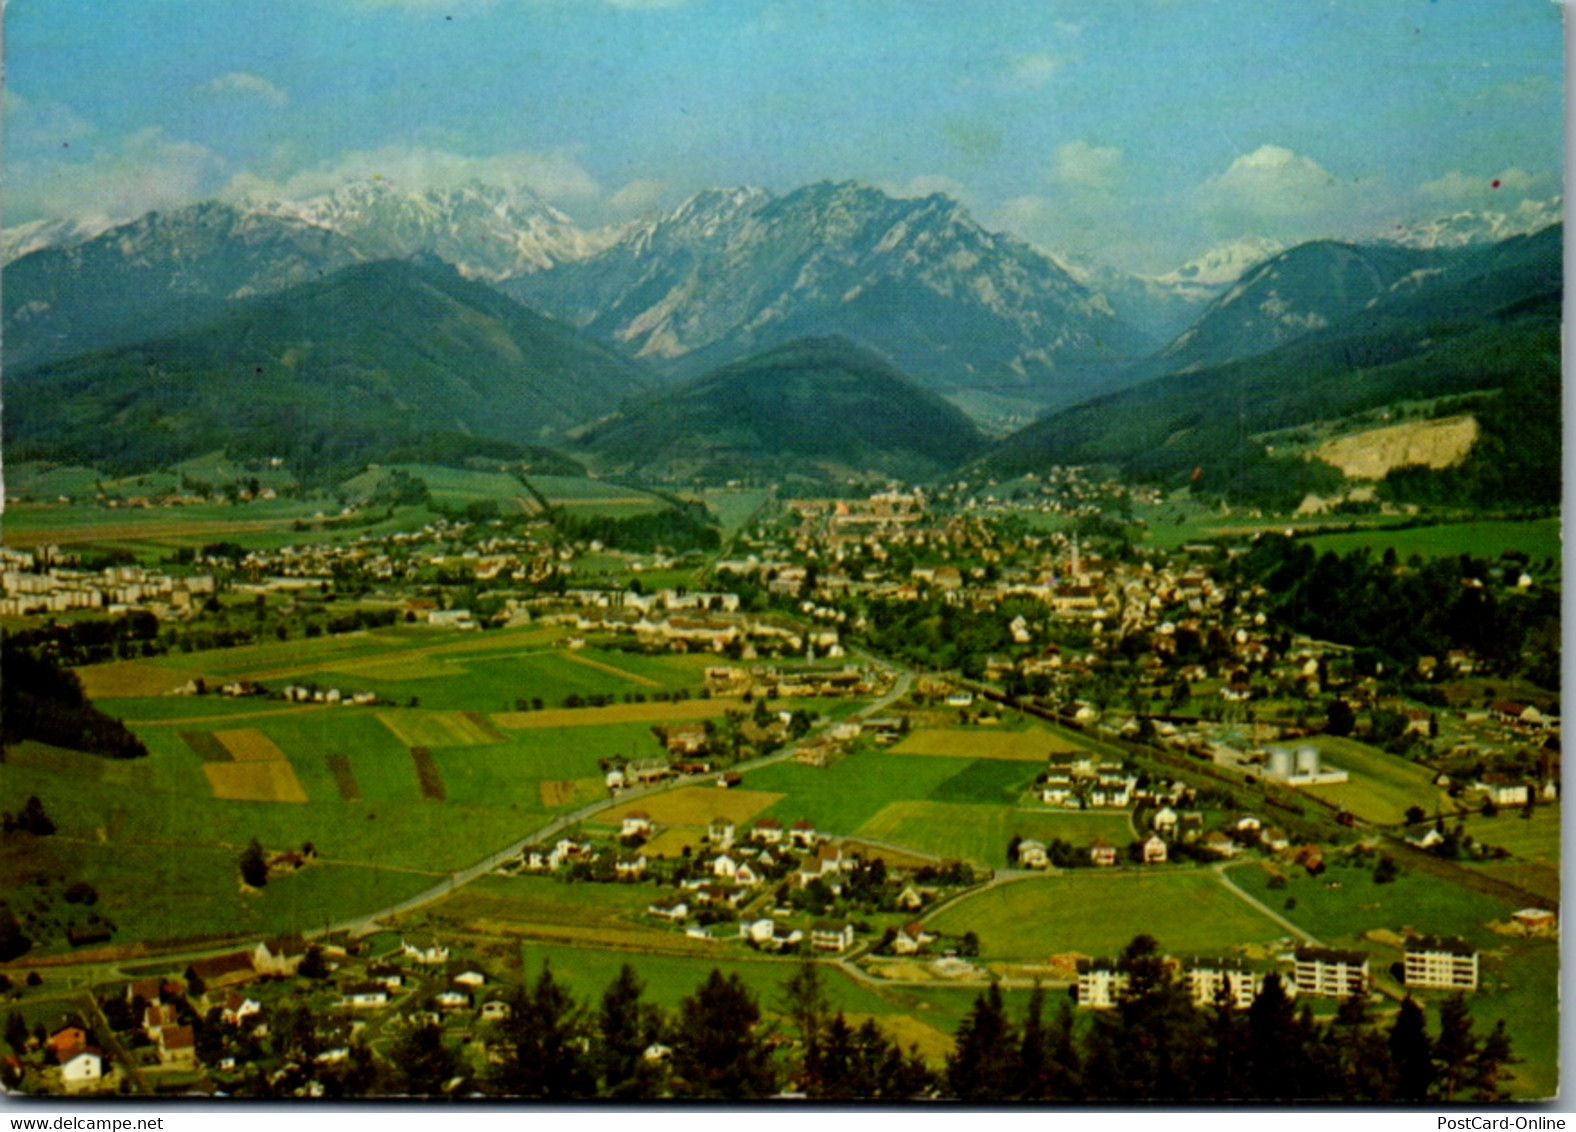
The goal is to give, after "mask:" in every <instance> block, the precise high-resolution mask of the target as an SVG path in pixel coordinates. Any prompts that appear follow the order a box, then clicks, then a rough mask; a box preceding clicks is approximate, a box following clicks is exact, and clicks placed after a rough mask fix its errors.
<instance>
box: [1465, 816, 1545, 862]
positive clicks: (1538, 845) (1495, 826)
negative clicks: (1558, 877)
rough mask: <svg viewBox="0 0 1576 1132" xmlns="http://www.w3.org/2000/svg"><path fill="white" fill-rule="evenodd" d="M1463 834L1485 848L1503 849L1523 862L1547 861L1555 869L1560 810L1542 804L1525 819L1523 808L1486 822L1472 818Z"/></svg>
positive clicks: (1467, 821)
mask: <svg viewBox="0 0 1576 1132" xmlns="http://www.w3.org/2000/svg"><path fill="white" fill-rule="evenodd" d="M1466 830H1467V832H1468V833H1469V834H1471V835H1472V836H1473V837H1474V838H1476V839H1477V840H1478V841H1480V842H1482V843H1483V844H1484V845H1493V846H1497V847H1499V848H1501V849H1506V850H1508V851H1509V852H1510V853H1512V854H1514V855H1515V856H1516V857H1519V858H1520V859H1521V860H1523V861H1546V862H1549V863H1551V864H1554V865H1558V864H1559V860H1560V807H1559V804H1558V803H1554V802H1544V803H1539V804H1538V805H1537V806H1535V807H1533V810H1532V816H1531V817H1530V818H1528V817H1526V816H1525V810H1524V808H1522V807H1516V808H1514V809H1510V808H1507V809H1503V810H1501V811H1500V812H1499V813H1498V814H1497V815H1495V816H1494V817H1491V818H1486V817H1484V816H1483V815H1482V814H1472V815H1471V816H1470V817H1467V818H1466Z"/></svg>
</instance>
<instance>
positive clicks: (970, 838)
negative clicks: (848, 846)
mask: <svg viewBox="0 0 1576 1132" xmlns="http://www.w3.org/2000/svg"><path fill="white" fill-rule="evenodd" d="M1006 819H1007V811H1006V810H1005V808H1004V807H1000V806H978V805H958V804H954V803H948V802H926V801H909V802H892V803H891V804H889V805H887V806H885V807H883V808H882V810H881V811H880V812H879V813H877V814H876V815H875V816H873V817H872V818H870V820H869V821H867V822H865V823H864V824H863V825H861V826H860V827H859V828H858V829H856V830H854V831H853V835H854V837H856V838H859V837H868V838H871V839H872V840H875V841H886V842H890V843H892V844H893V845H906V846H909V847H910V848H913V849H918V850H919V851H920V852H923V853H932V854H935V855H936V856H938V857H953V858H957V859H959V860H964V861H977V862H979V863H980V864H1002V863H1004V862H1005V859H1006V853H1007V841H1008V839H1009V838H1010V837H1011V836H1012V835H1011V834H1009V833H1008V832H1007V821H1006Z"/></svg>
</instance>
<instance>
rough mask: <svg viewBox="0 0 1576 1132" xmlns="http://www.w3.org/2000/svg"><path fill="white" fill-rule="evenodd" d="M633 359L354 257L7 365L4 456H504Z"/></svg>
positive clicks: (595, 403)
mask: <svg viewBox="0 0 1576 1132" xmlns="http://www.w3.org/2000/svg"><path fill="white" fill-rule="evenodd" d="M646 389H647V383H646V375H645V371H644V370H642V369H641V367H640V366H639V365H638V364H636V363H633V362H630V361H628V360H627V359H624V358H622V357H620V356H618V355H616V354H614V353H613V352H612V351H610V350H608V349H606V348H605V347H602V346H600V345H598V344H596V343H594V342H592V341H590V340H589V339H587V338H585V337H584V336H582V335H581V334H580V333H579V332H577V331H575V330H572V329H570V328H568V327H565V326H562V325H560V324H558V323H556V322H553V321H551V320H550V319H547V318H544V317H542V316H540V315H538V314H535V313H534V312H532V311H530V310H527V309H526V308H525V307H522V306H520V305H519V304H518V303H515V302H514V301H513V300H511V299H508V298H506V297H505V296H503V295H501V294H499V293H498V292H496V291H494V290H492V289H491V288H489V287H486V286H484V285H482V284H479V283H473V282H469V281H467V280H465V279H462V278H461V277H460V276H459V274H458V273H457V272H455V271H454V269H453V268H451V267H449V266H447V265H446V264H443V263H441V262H439V261H436V260H427V261H424V262H419V263H418V262H405V261H393V260H386V261H381V262H377V263H370V264H359V265H356V266H353V267H349V268H346V269H344V270H343V271H340V272H337V273H336V274H334V275H332V276H330V277H328V278H327V279H324V280H321V281H319V282H315V283H310V284H306V285H304V286H300V287H295V288H292V289H290V290H287V291H283V292H280V293H278V294H274V295H269V296H267V297H263V298H255V299H248V300H243V301H239V302H236V303H232V304H230V305H229V307H228V308H227V309H226V310H225V312H224V313H223V314H221V315H219V316H218V317H217V318H215V319H214V320H212V321H209V322H206V323H205V324H203V325H201V326H199V327H196V328H194V329H191V330H189V331H185V332H183V333H181V334H178V335H173V336H170V337H165V338H161V339H158V340H155V341H149V342H143V343H140V344H138V345H135V346H129V347H124V348H120V349H115V350H111V351H107V352H104V353H99V354H90V355H85V356H80V357H76V358H72V359H69V360H65V361H60V362H54V363H50V364H47V365H43V366H39V367H35V368H33V369H31V370H29V371H27V372H24V373H21V374H17V375H15V376H12V375H8V381H7V387H6V394H7V396H6V415H5V443H6V452H7V455H8V456H12V457H14V458H16V459H29V458H44V459H63V458H67V457H69V458H70V459H71V460H73V461H76V462H83V463H92V464H95V465H99V466H104V467H108V468H111V469H118V470H131V469H145V468H154V467H160V466H167V465H170V464H172V463H176V462H179V461H180V460H183V459H186V458H188V457H190V456H193V455H196V454H199V453H203V452H211V451H214V450H216V449H221V448H222V449H225V450H226V451H227V452H229V454H230V455H231V456H232V457H234V458H246V457H254V456H279V457H283V458H284V459H285V460H286V462H287V463H288V464H289V466H290V467H291V468H292V469H293V470H295V471H296V472H297V474H299V475H301V476H302V477H303V478H304V479H307V480H312V481H316V482H322V481H325V480H327V479H330V478H335V477H336V476H339V475H343V474H352V473H354V472H355V471H357V470H359V469H360V467H361V466H362V465H364V464H365V463H367V462H368V461H369V460H388V459H390V458H391V457H395V458H399V459H403V460H408V461H412V462H419V461H423V460H442V461H444V462H453V461H455V460H463V459H464V457H466V456H469V455H486V456H494V457H498V458H501V459H509V458H518V457H519V456H520V454H521V453H523V452H525V451H526V445H527V443H528V442H530V441H535V440H538V439H540V438H543V437H550V436H552V435H553V434H555V433H557V432H560V431H561V430H563V429H566V428H568V427H570V426H572V425H574V424H576V423H578V422H580V421H582V420H585V419H587V418H589V417H592V416H595V415H597V414H600V413H603V412H606V410H607V407H608V406H609V405H616V404H618V403H619V402H620V401H621V400H623V399H624V398H626V397H629V396H631V395H634V394H638V393H642V392H644V391H645V390H646Z"/></svg>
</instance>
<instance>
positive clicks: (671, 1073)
mask: <svg viewBox="0 0 1576 1132" xmlns="http://www.w3.org/2000/svg"><path fill="white" fill-rule="evenodd" d="M1120 966H1121V968H1122V969H1123V970H1124V971H1126V973H1127V975H1128V980H1129V982H1128V988H1127V990H1126V991H1125V992H1124V993H1123V994H1122V995H1121V998H1120V1001H1119V1004H1118V1006H1117V1008H1116V1009H1114V1010H1110V1011H1101V1012H1098V1013H1090V1012H1079V1011H1077V1010H1076V1009H1075V1008H1074V1007H1073V1005H1072V1003H1071V1002H1070V1001H1065V1000H1064V1001H1063V1003H1062V1004H1061V1006H1060V1007H1059V1008H1058V1009H1056V1010H1055V1011H1054V1012H1052V1011H1051V1010H1050V1009H1048V996H1047V994H1046V992H1045V991H1044V990H1043V989H1042V988H1039V987H1036V988H1035V989H1034V990H1033V991H1032V992H1031V993H1030V994H1029V995H1028V999H1027V1003H1026V1005H1025V1009H1024V1010H1023V1012H1022V1014H1021V1015H1017V1016H1015V1012H1011V1011H1009V1010H1008V1008H1007V1006H1006V1004H1005V1001H1004V997H1003V994H1002V992H1001V989H1000V987H999V985H996V984H992V986H991V987H990V989H989V990H987V991H986V992H984V993H982V994H980V995H978V996H977V997H976V999H975V1001H974V1004H973V1006H972V1007H971V1008H970V1010H969V1012H968V1013H967V1015H966V1016H965V1017H964V1018H963V1020H962V1022H961V1023H960V1024H959V1026H958V1029H957V1032H956V1034H955V1039H956V1048H955V1050H954V1052H953V1053H952V1055H951V1056H950V1057H949V1058H948V1059H947V1061H946V1064H945V1066H944V1067H943V1068H941V1069H940V1070H939V1071H938V1070H937V1069H934V1068H932V1067H931V1066H930V1065H929V1064H928V1063H927V1062H926V1061H925V1059H924V1058H923V1057H921V1056H920V1054H919V1052H918V1051H917V1050H916V1049H914V1048H909V1049H906V1050H905V1049H903V1048H901V1047H900V1046H899V1045H898V1044H897V1043H895V1042H893V1041H892V1040H891V1039H890V1038H889V1037H887V1035H886V1034H885V1033H884V1032H883V1031H882V1030H881V1029H880V1027H879V1026H877V1025H876V1024H875V1023H874V1022H873V1021H868V1020H867V1021H865V1022H864V1023H862V1024H860V1025H857V1026H855V1025H853V1024H851V1023H850V1022H849V1021H848V1019H847V1018H846V1017H845V1016H844V1015H843V1014H842V1012H841V1011H839V1010H836V1009H834V1008H833V1006H832V1003H831V999H830V995H829V992H828V987H827V985H826V982H825V977H824V976H823V975H822V973H821V972H822V970H823V968H821V967H820V966H817V965H816V964H814V963H808V962H807V963H804V964H801V965H800V966H799V967H798V968H797V969H796V970H795V972H794V974H793V975H792V976H791V977H790V978H788V979H787V980H786V981H785V982H784V983H783V985H782V988H781V990H780V993H779V995H778V998H777V1001H776V1002H774V1003H773V1004H772V1005H773V1007H774V1008H775V1012H776V1013H777V1014H778V1015H779V1016H780V1018H781V1022H780V1023H777V1024H767V1023H765V1021H764V1014H763V1010H762V1006H761V1004H760V1002H759V1001H758V999H757V998H756V996H755V994H754V992H752V991H751V990H750V989H749V988H748V987H747V986H746V985H745V984H744V983H743V982H742V981H741V980H740V978H739V976H738V975H736V974H734V975H726V976H725V975H723V974H722V973H720V972H719V971H716V970H713V971H712V973H711V975H710V976H709V977H708V978H707V979H706V980H705V982H703V983H702V984H701V985H700V986H699V987H697V988H696V989H695V991H694V993H692V994H691V995H690V996H689V997H687V998H685V999H684V1000H683V1001H682V1002H681V1003H680V1004H679V1006H678V1009H677V1011H676V1012H673V1013H669V1012H666V1011H664V1010H662V1009H660V1008H659V1007H657V1006H655V1005H654V1004H652V1003H650V1002H647V1001H645V999H644V986H643V985H642V983H641V981H640V979H639V977H638V976H637V975H636V973H635V971H634V970H633V968H631V967H630V966H628V965H625V966H624V968H623V969H622V970H621V971H620V972H619V974H618V976H617V977H616V978H615V979H614V980H613V982H612V983H611V984H610V985H609V986H608V987H607V989H606V990H605V991H604V992H603V994H602V996H601V998H600V1000H599V1001H598V1002H596V1003H595V1004H587V1003H585V1002H582V1001H580V1000H578V999H576V998H575V997H574V995H573V994H571V993H570V992H569V990H568V989H567V988H566V987H565V985H564V984H563V983H562V982H560V981H559V980H558V978H557V977H556V976H555V975H554V974H553V971H552V969H551V967H550V966H547V965H545V964H544V966H543V968H542V970H541V972H540V974H539V975H538V976H537V977H536V979H535V980H534V981H533V982H531V983H530V984H529V985H527V986H524V987H521V988H517V989H516V990H515V991H514V992H513V994H512V995H511V997H510V999H509V1006H510V1012H509V1016H508V1017H507V1018H506V1019H505V1020H503V1021H501V1022H499V1023H496V1024H495V1026H494V1028H493V1029H492V1031H491V1032H490V1033H489V1034H488V1036H487V1037H488V1048H489V1054H488V1067H487V1069H486V1070H485V1072H484V1073H483V1075H482V1078H481V1081H480V1085H481V1087H482V1088H483V1089H484V1091H486V1092H488V1093H489V1094H493V1095H499V1096H521V1097H533V1098H541V1099H545V1100H557V1101H563V1100H573V1099H578V1098H587V1097H607V1098H615V1099H621V1100H645V1099H652V1098H657V1097H687V1098H729V1099H743V1098H761V1097H768V1096H773V1095H777V1094H779V1093H783V1092H788V1093H795V1094H801V1095H804V1096H808V1097H811V1098H817V1099H828V1100H859V1099H863V1100H881V1099H888V1100H893V1099H920V1098H941V1097H944V1098H956V1099H960V1100H966V1101H979V1102H983V1101H1101V1100H1114V1099H1122V1100H1127V1101H1132V1100H1135V1099H1144V1100H1165V1101H1183V1102H1186V1101H1196V1102H1209V1103H1220V1102H1224V1101H1232V1100H1292V1099H1295V1100H1318V1101H1368V1102H1382V1101H1414V1102H1415V1101H1429V1100H1431V1101H1443V1102H1447V1103H1448V1102H1462V1101H1473V1102H1483V1101H1495V1100H1503V1099H1505V1097H1506V1093H1505V1092H1504V1088H1503V1082H1504V1079H1505V1077H1506V1066H1507V1065H1508V1064H1509V1063H1510V1062H1511V1060H1512V1058H1511V1049H1510V1039H1509V1038H1508V1036H1507V1035H1506V1033H1505V1027H1504V1023H1503V1021H1501V1022H1500V1023H1498V1024H1496V1025H1495V1026H1494V1028H1493V1029H1492V1030H1491V1031H1490V1032H1489V1033H1488V1034H1486V1035H1479V1034H1476V1033H1474V1032H1473V1021H1472V1018H1471V1016H1470V1014H1469V1013H1468V1011H1467V1007H1466V1004H1465V1001H1464V1000H1463V999H1462V998H1461V996H1459V995H1456V996H1452V997H1450V998H1447V999H1445V1000H1444V1001H1443V1002H1442V1003H1441V1005H1440V1008H1439V1017H1440V1024H1439V1030H1438V1032H1437V1033H1436V1034H1433V1035H1430V1033H1429V1032H1428V1027H1427V1024H1426V1019H1425V1015H1424V1011H1423V1009H1422V1007H1421V1006H1419V1005H1418V1004H1417V1003H1416V1002H1415V1001H1413V1000H1412V999H1410V998H1408V999H1406V1000H1405V1001H1403V1002H1402V1003H1401V1005H1400V1008H1399V1010H1398V1011H1397V1012H1396V1013H1395V1015H1394V1017H1393V1018H1390V1019H1384V1020H1381V1019H1379V1018H1376V1017H1375V1016H1374V1015H1373V1014H1372V1013H1371V1012H1370V1008H1369V1004H1368V1003H1367V1002H1366V1001H1365V1000H1364V999H1361V998H1351V999H1347V1000H1345V1001H1343V1002H1342V1004H1341V1006H1340V1009H1339V1011H1338V1012H1337V1014H1336V1015H1335V1017H1333V1018H1332V1019H1329V1020H1326V1021H1320V1020H1318V1019H1316V1018H1315V1017H1314V1016H1313V1013H1312V1011H1311V1009H1310V1008H1309V1007H1308V1006H1307V1005H1304V1006H1303V1007H1302V1008H1301V1010H1298V1009H1297V1007H1296V1006H1295V1004H1294V1003H1293V1001H1292V1000H1291V999H1290V998H1289V997H1288V996H1287V995H1286V993H1285V991H1284V989H1283V988H1282V986H1281V983H1280V980H1279V978H1278V976H1275V975H1273V974H1272V975H1270V976H1269V977H1268V978H1267V980H1266V983H1265V987H1264V990H1263V991H1262V993H1261V994H1260V995H1259V996H1258V998H1257V1000H1256V1001H1255V1002H1254V1004H1253V1006H1252V1007H1251V1008H1249V1009H1247V1010H1241V1009H1236V1008H1234V1007H1233V1006H1232V1005H1231V1004H1230V1003H1229V1002H1228V1001H1226V1000H1224V999H1223V1000H1222V1001H1220V1002H1219V1003H1217V1004H1216V1005H1214V1006H1213V1007H1211V1008H1207V1009H1199V1008H1198V1007H1196V1006H1195V1005H1194V1004H1193V1002H1192V999H1191V996H1190V993H1189V991H1188V988H1187V985H1186V984H1185V983H1184V982H1182V981H1180V980H1179V979H1178V978H1177V976H1176V974H1175V969H1174V966H1173V965H1172V964H1171V963H1170V961H1168V960H1166V959H1165V958H1164V957H1163V956H1162V955H1161V954H1160V952H1159V947H1158V945H1157V944H1156V942H1155V940H1154V939H1152V938H1150V937H1148V936H1138V937H1137V938H1135V939H1134V940H1133V941H1132V943H1130V944H1129V945H1128V947H1127V948H1126V950H1125V951H1124V952H1123V954H1122V957H1121V959H1120ZM389 1062H390V1063H389V1065H388V1067H387V1069H386V1071H385V1072H384V1078H383V1080H382V1081H381V1083H380V1087H381V1090H382V1091H392V1092H397V1093H404V1094H411V1095H430V1094H434V1093H440V1092H443V1091H445V1089H446V1088H447V1087H449V1086H450V1085H451V1084H452V1083H453V1082H454V1081H455V1080H456V1079H458V1078H461V1077H467V1076H468V1075H469V1074H468V1072H467V1070H466V1067H465V1066H464V1064H463V1063H462V1061H461V1059H460V1057H459V1054H458V1053H457V1052H456V1051H455V1050H454V1049H452V1048H451V1047H450V1046H448V1045H447V1044H445V1042H444V1040H443V1033H442V1030H441V1029H440V1028H439V1027H438V1026H437V1025H419V1026H415V1027H412V1028H410V1029H408V1030H405V1031H403V1032H402V1033H401V1035H400V1036H399V1038H398V1039H397V1040H396V1042H395V1043H394V1045H393V1047H392V1048H391V1050H390V1058H389Z"/></svg>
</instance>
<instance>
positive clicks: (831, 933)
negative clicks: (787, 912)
mask: <svg viewBox="0 0 1576 1132" xmlns="http://www.w3.org/2000/svg"><path fill="white" fill-rule="evenodd" d="M810 946H811V947H814V948H818V949H820V950H822V951H846V950H848V948H850V947H852V946H854V925H853V924H851V923H849V922H848V921H846V920H844V921H837V920H817V921H815V923H814V924H812V925H811V926H810Z"/></svg>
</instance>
